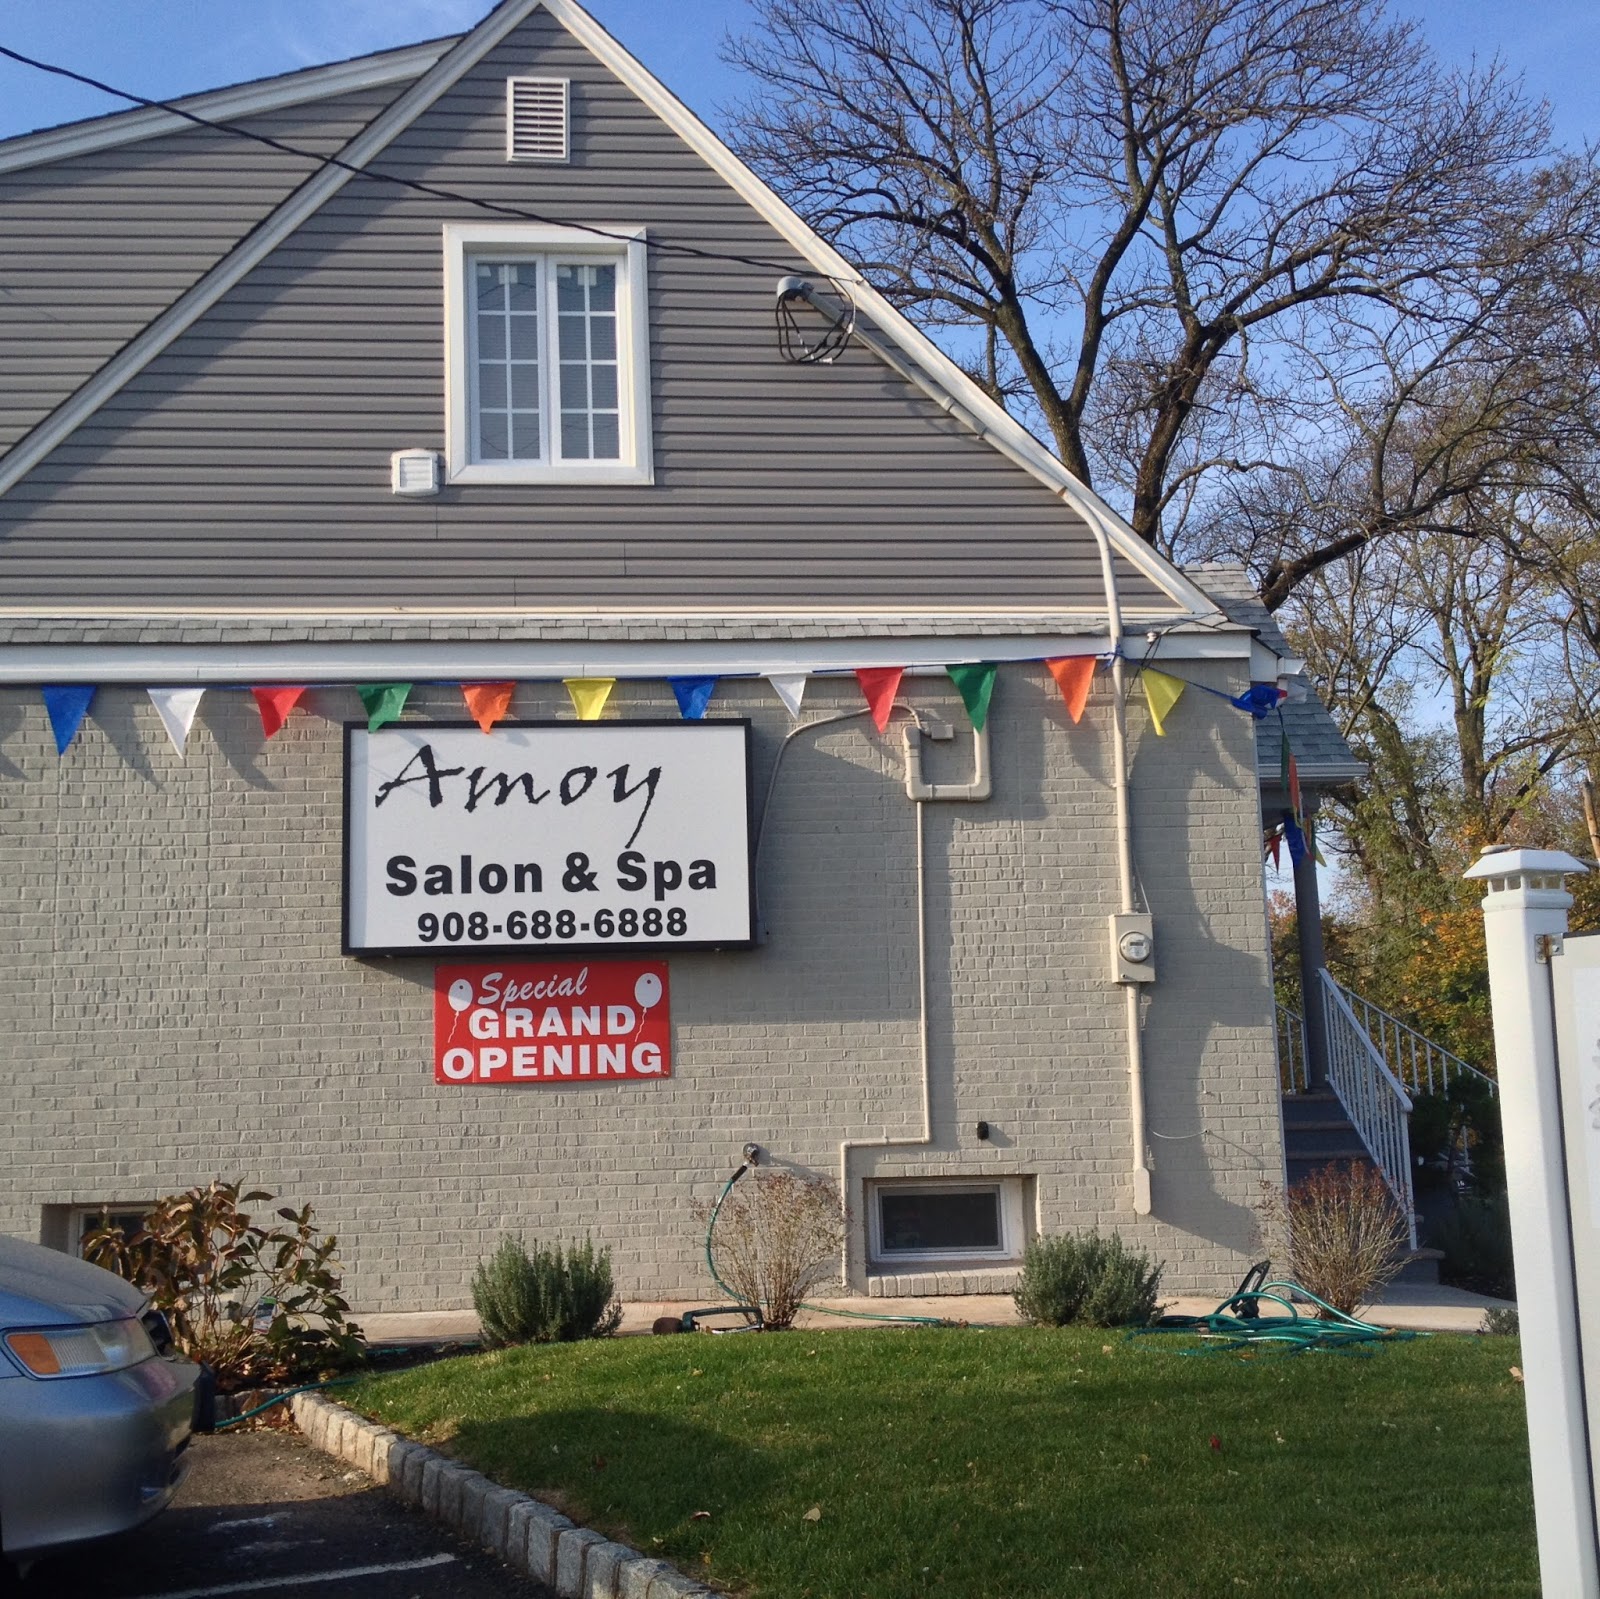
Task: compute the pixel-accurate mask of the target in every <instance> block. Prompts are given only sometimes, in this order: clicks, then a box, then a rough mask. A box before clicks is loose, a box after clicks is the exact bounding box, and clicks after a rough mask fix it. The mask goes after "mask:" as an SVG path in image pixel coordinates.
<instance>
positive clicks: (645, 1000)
mask: <svg viewBox="0 0 1600 1599" xmlns="http://www.w3.org/2000/svg"><path fill="white" fill-rule="evenodd" d="M633 997H634V998H635V999H636V1000H638V1002H639V1025H638V1026H637V1027H636V1028H634V1030H633V1036H634V1037H635V1038H637V1037H638V1036H639V1034H640V1033H642V1032H643V1031H644V1019H645V1017H646V1015H648V1014H649V1011H650V1007H651V1006H652V1005H659V1004H660V1003H661V979H660V978H659V977H657V976H656V974H655V973H654V972H641V973H640V974H639V980H638V982H636V983H635V984H634V985H633Z"/></svg>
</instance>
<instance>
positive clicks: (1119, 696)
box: [1062, 495, 1151, 1216]
mask: <svg viewBox="0 0 1600 1599" xmlns="http://www.w3.org/2000/svg"><path fill="white" fill-rule="evenodd" d="M1062 498H1063V499H1066V498H1067V496H1066V495H1063V496H1062ZM1068 503H1071V504H1073V509H1074V510H1076V511H1077V512H1078V513H1079V514H1080V515H1081V516H1082V517H1083V519H1084V521H1085V522H1086V523H1087V524H1088V528H1089V531H1090V532H1091V533H1092V534H1093V535H1094V540H1095V543H1096V545H1098V546H1099V550H1100V573H1101V577H1102V579H1103V580H1104V583H1105V590H1106V622H1107V627H1108V629H1109V631H1110V634H1111V651H1112V654H1111V683H1112V690H1113V692H1112V696H1111V699H1112V705H1111V768H1112V771H1111V781H1112V787H1113V789H1114V791H1115V793H1116V827H1117V892H1118V898H1119V901H1120V903H1119V907H1118V908H1119V909H1120V910H1121V911H1122V912H1123V914H1124V915H1126V914H1128V913H1130V912H1133V911H1137V910H1138V909H1139V907H1138V905H1137V904H1136V903H1135V902H1134V876H1133V822H1132V817H1131V814H1130V810H1129V803H1128V718H1127V662H1126V661H1125V659H1124V657H1123V651H1122V640H1123V631H1122V600H1121V597H1120V596H1119V595H1118V593H1117V574H1116V568H1115V566H1114V565H1113V563H1112V554H1111V539H1110V536H1109V535H1108V534H1107V532H1106V529H1105V525H1104V524H1103V523H1102V521H1101V519H1100V512H1099V508H1098V507H1096V506H1093V505H1089V504H1078V503H1073V502H1071V501H1069V502H1068ZM1122 986H1123V990H1124V1001H1123V1003H1124V1006H1125V1010H1126V1027H1127V1035H1128V1118H1129V1121H1130V1123H1131V1133H1132V1143H1133V1149H1132V1155H1133V1166H1132V1176H1133V1213H1134V1215H1136V1216H1148V1215H1149V1214H1150V1208H1151V1201H1150V1168H1149V1166H1148V1165H1147V1164H1146V1156H1145V1148H1146V1145H1147V1143H1148V1137H1147V1134H1146V1127H1145V1103H1144V1039H1143V1035H1142V1033H1141V1031H1140V1027H1139V985H1138V984H1136V983H1124V984H1123V985H1122Z"/></svg>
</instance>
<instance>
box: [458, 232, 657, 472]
mask: <svg viewBox="0 0 1600 1599" xmlns="http://www.w3.org/2000/svg"><path fill="white" fill-rule="evenodd" d="M444 282H445V352H446V366H445V400H446V410H447V415H446V419H445V421H446V427H445V434H446V457H447V462H448V472H449V478H450V481H451V482H452V483H648V482H650V481H651V478H652V475H653V473H652V462H651V450H650V337H649V327H648V325H647V315H646V296H645V231H644V229H643V228H631V227H612V226H609V225H607V226H606V227H605V228H604V229H603V230H602V232H601V233H592V232H589V231H588V230H587V229H582V228H567V227H556V226H546V225H544V224H542V223H526V224H493V223H490V224H477V223H447V224H446V225H445V230H444Z"/></svg>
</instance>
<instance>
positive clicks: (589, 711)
mask: <svg viewBox="0 0 1600 1599" xmlns="http://www.w3.org/2000/svg"><path fill="white" fill-rule="evenodd" d="M562 685H563V686H564V687H565V689H566V691H567V694H568V696H569V697H570V698H571V700H572V708H573V710H575V711H576V712H577V713H578V720H579V721H580V722H598V721H599V720H600V713H601V712H602V711H603V710H604V709H605V708H606V701H607V700H608V699H610V698H611V691H612V689H614V688H615V687H616V686H617V680H616V678H614V677H567V678H563V679H562Z"/></svg>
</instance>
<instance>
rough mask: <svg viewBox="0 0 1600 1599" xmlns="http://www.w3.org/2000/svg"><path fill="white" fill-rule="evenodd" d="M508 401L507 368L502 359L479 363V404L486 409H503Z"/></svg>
mask: <svg viewBox="0 0 1600 1599" xmlns="http://www.w3.org/2000/svg"><path fill="white" fill-rule="evenodd" d="M505 403H506V369H505V364H504V363H503V362H500V361H480V362H479V363H478V404H479V406H480V407H482V408H483V409H484V410H486V411H492V410H495V409H496V408H500V409H503V408H504V406H505Z"/></svg>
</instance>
